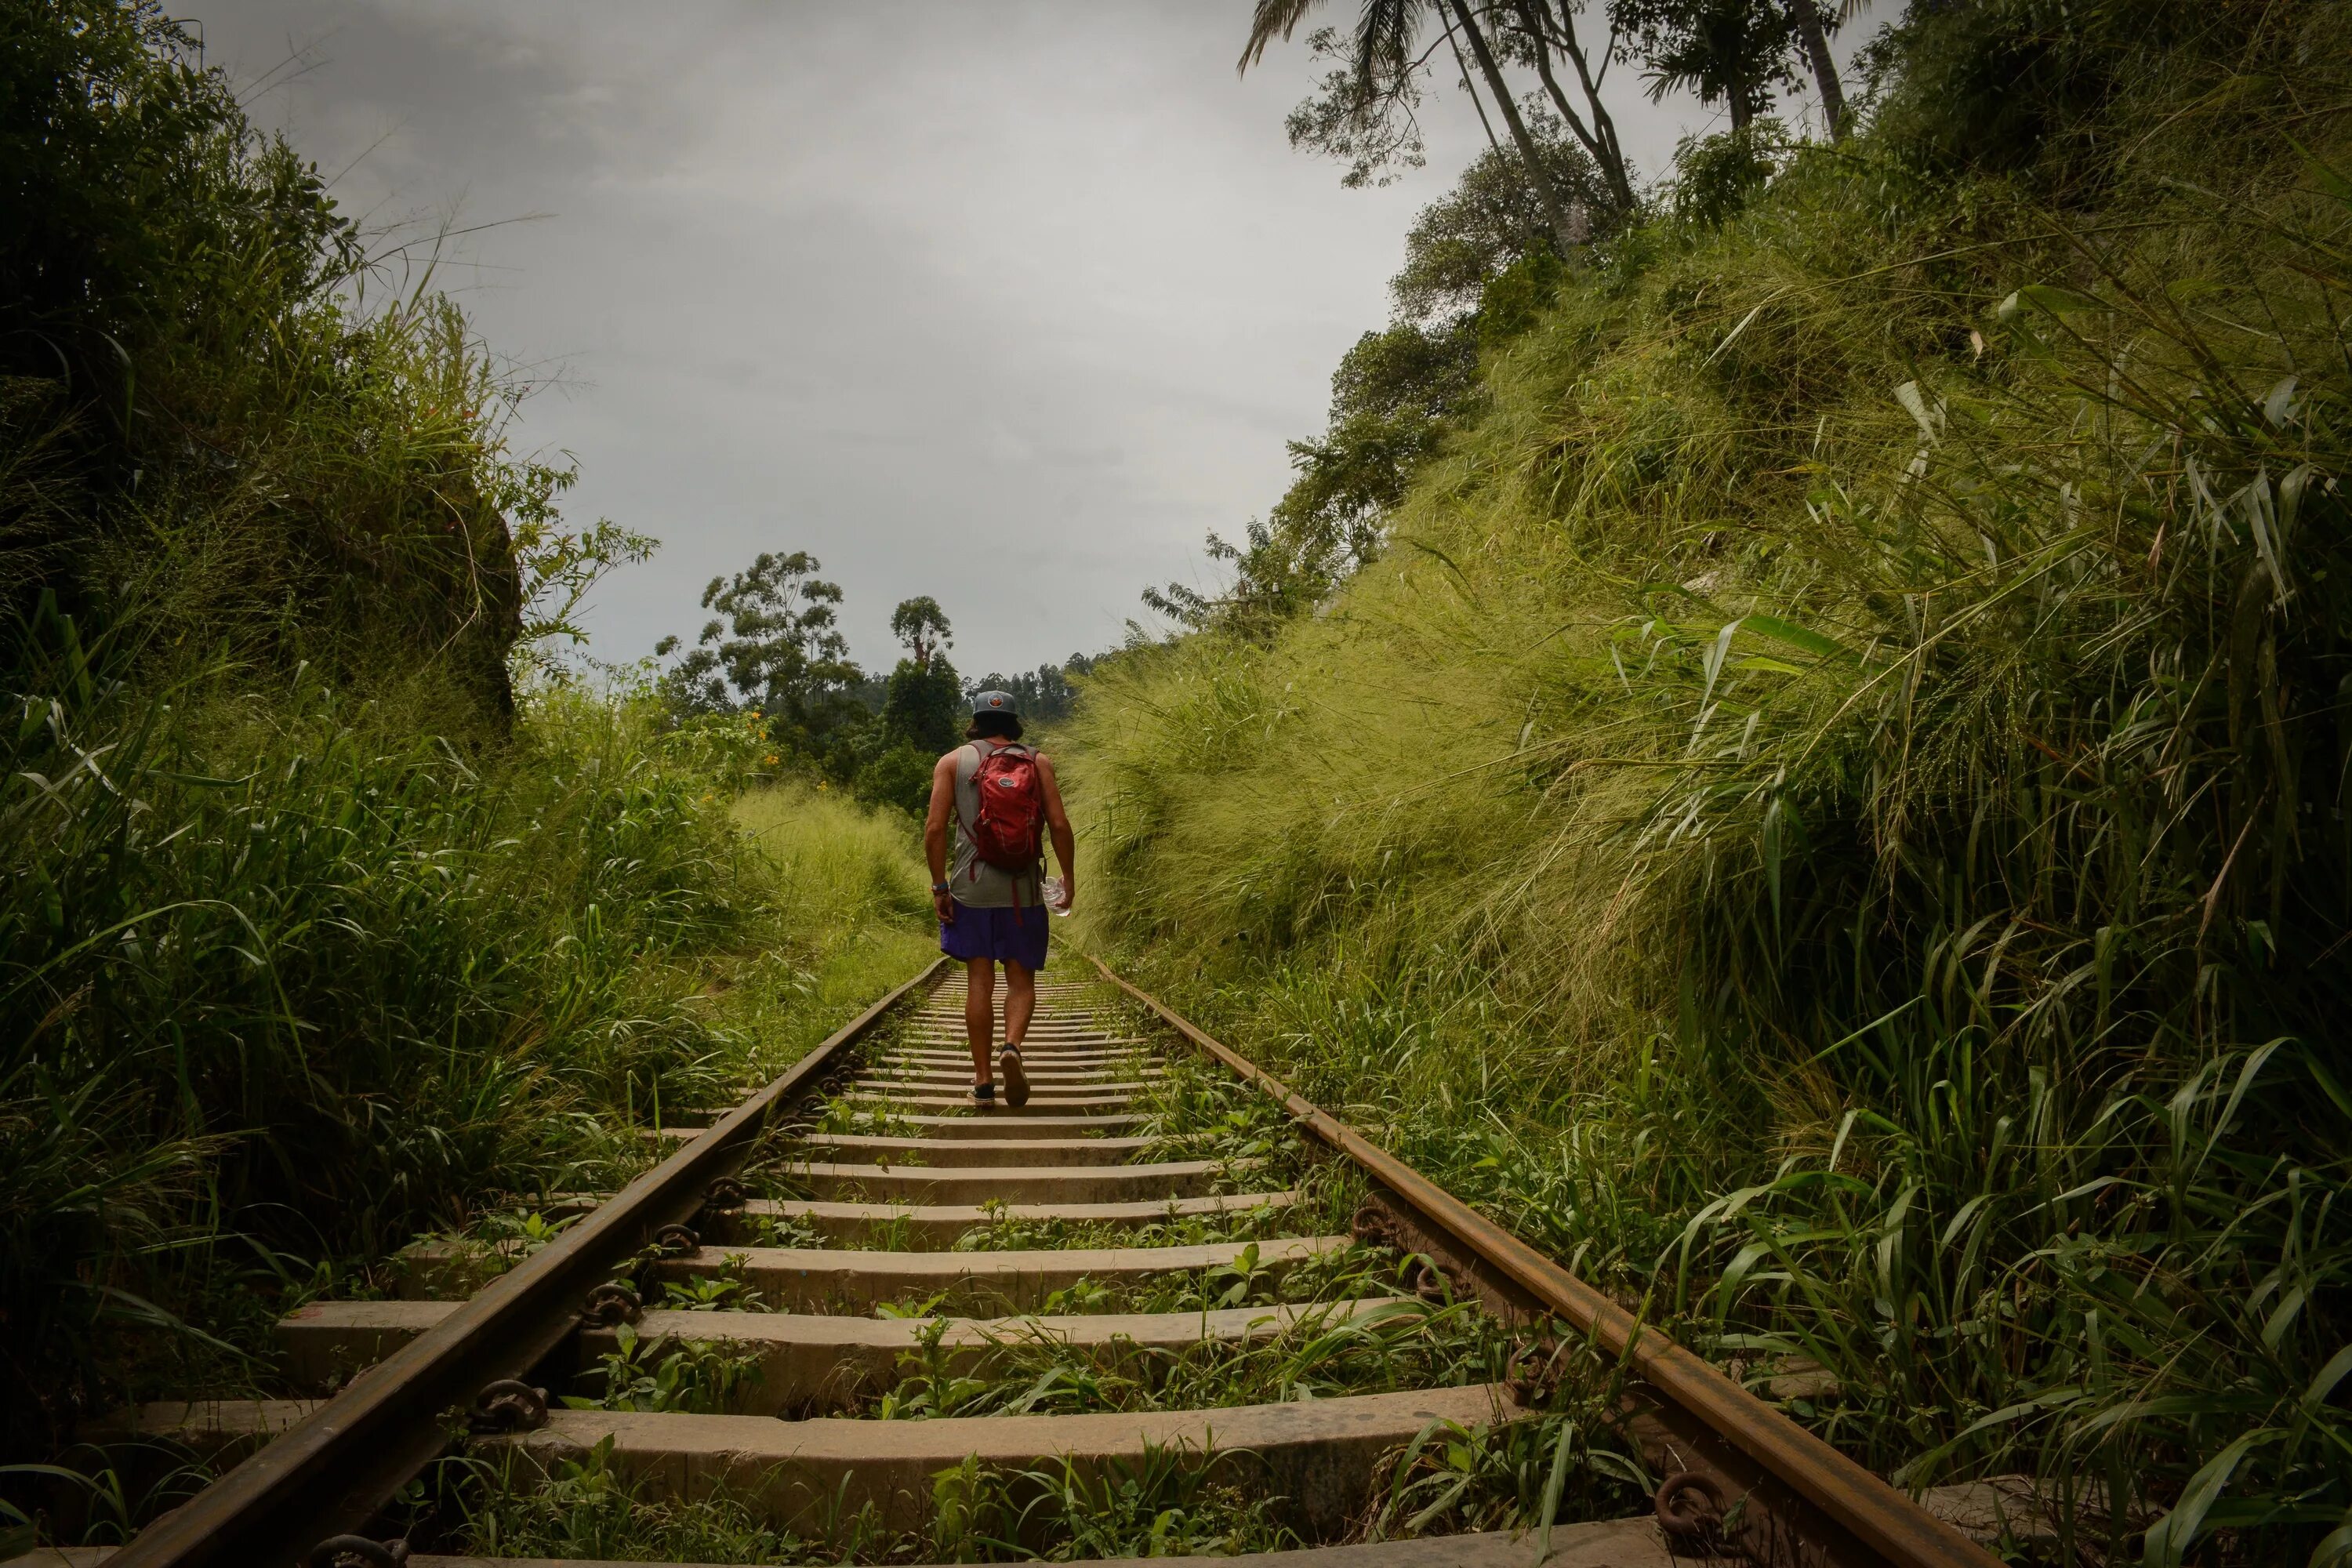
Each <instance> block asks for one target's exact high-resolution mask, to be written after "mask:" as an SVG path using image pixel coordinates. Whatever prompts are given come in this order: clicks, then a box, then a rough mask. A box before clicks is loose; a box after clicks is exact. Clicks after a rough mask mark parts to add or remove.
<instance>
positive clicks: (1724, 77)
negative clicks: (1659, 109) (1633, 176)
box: [1609, 0, 1796, 134]
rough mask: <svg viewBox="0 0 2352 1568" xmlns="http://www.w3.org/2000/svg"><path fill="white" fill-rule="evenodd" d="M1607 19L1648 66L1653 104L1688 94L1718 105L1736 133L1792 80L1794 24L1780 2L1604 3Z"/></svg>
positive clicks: (1684, 0)
mask: <svg viewBox="0 0 2352 1568" xmlns="http://www.w3.org/2000/svg"><path fill="white" fill-rule="evenodd" d="M1609 18H1610V21H1611V22H1612V24H1613V25H1614V26H1616V28H1617V30H1618V32H1619V34H1620V35H1621V36H1622V39H1623V41H1624V44H1625V45H1626V47H1629V48H1630V49H1631V50H1632V51H1633V54H1634V55H1635V56H1636V57H1637V58H1640V60H1641V61H1642V63H1643V65H1644V66H1646V67H1647V68H1648V76H1649V82H1650V99H1651V100H1652V101H1653V102H1655V101H1656V100H1659V99H1662V98H1664V97H1665V95H1666V94H1667V93H1669V92H1672V91H1674V90H1675V89H1677V88H1687V89H1690V90H1691V91H1692V92H1693V93H1695V94H1696V95H1697V98H1698V100H1699V102H1701V103H1703V104H1706V105H1708V106H1710V107H1712V106H1714V105H1716V104H1718V103H1719V104H1722V105H1723V106H1724V107H1725V109H1726V110H1727V112H1728V113H1729V114H1730V116H1731V129H1732V132H1734V133H1735V134H1737V133H1738V132H1742V131H1745V130H1747V129H1748V125H1749V124H1750V123H1751V122H1753V121H1754V120H1755V119H1756V117H1757V116H1758V115H1759V114H1762V113H1763V112H1765V110H1769V109H1770V108H1771V106H1772V93H1773V89H1775V88H1776V87H1780V86H1782V85H1786V84H1789V83H1790V82H1791V81H1792V78H1791V77H1790V71H1789V56H1790V49H1791V47H1792V46H1793V45H1794V44H1795V42H1796V23H1795V21H1794V20H1793V18H1792V16H1791V15H1790V10H1789V8H1788V6H1787V5H1786V4H1785V3H1784V0H1609Z"/></svg>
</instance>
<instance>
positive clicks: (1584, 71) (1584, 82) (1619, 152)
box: [1490, 0, 1634, 216]
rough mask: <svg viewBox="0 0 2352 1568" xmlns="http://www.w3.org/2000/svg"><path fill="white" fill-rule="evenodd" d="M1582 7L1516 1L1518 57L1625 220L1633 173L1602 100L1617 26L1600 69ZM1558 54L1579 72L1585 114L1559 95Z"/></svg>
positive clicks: (1565, 1) (1562, 1) (1560, 0)
mask: <svg viewBox="0 0 2352 1568" xmlns="http://www.w3.org/2000/svg"><path fill="white" fill-rule="evenodd" d="M1583 5H1584V0H1513V3H1512V7H1511V15H1512V16H1514V17H1516V18H1517V22H1518V27H1517V33H1516V36H1515V37H1514V40H1513V41H1514V42H1515V43H1516V44H1517V52H1520V53H1524V54H1525V55H1526V56H1527V58H1528V60H1529V61H1530V62H1531V63H1532V64H1533V65H1534V66H1535V68H1536V75H1537V77H1538V79H1540V80H1541V81H1542V82H1543V85H1544V91H1545V92H1546V93H1548V94H1549V95H1550V98H1551V101H1552V107H1553V108H1554V109H1555V110H1558V111H1559V117H1560V123H1562V124H1563V125H1566V126H1567V127H1568V129H1569V132H1570V134H1572V135H1573V136H1574V137H1575V138H1576V140H1577V142H1578V143H1579V144H1580V145H1581V146H1582V147H1583V149H1584V152H1585V155H1586V156H1587V157H1589V158H1591V160H1592V163H1593V167H1595V168H1596V169H1598V170H1599V171H1600V172H1601V178H1602V179H1603V180H1604V181H1606V182H1607V184H1608V188H1609V197H1610V201H1609V204H1608V205H1610V206H1613V207H1614V208H1615V210H1616V212H1617V214H1618V215H1619V216H1625V215H1629V214H1631V213H1632V212H1633V206H1634V199H1633V169H1632V166H1631V165H1630V164H1628V163H1626V162H1625V150H1624V148H1623V147H1622V145H1620V144H1619V142H1618V140H1617V121H1616V120H1615V118H1614V117H1612V115H1611V114H1610V112H1609V105H1608V104H1607V102H1605V101H1604V100H1602V98H1601V82H1602V80H1603V79H1606V78H1607V76H1608V74H1609V62H1610V59H1611V58H1612V56H1613V55H1614V54H1615V53H1616V48H1617V33H1616V29H1615V28H1614V27H1613V26H1612V28H1611V29H1610V34H1609V38H1608V41H1607V42H1606V43H1604V44H1603V45H1602V46H1601V56H1600V61H1599V64H1598V65H1597V66H1596V65H1595V63H1594V60H1593V57H1592V56H1591V54H1590V53H1589V52H1587V50H1586V49H1585V47H1584V42H1583V40H1582V39H1581V38H1580V37H1578V36H1577V32H1576V13H1577V12H1578V11H1579V10H1580V9H1582V8H1583ZM1555 49H1557V50H1558V51H1559V54H1560V57H1561V58H1564V59H1566V60H1567V61H1568V62H1569V64H1570V65H1571V66H1573V67H1574V68H1575V69H1576V80H1577V86H1578V87H1579V88H1580V89H1581V91H1582V94H1583V98H1584V110H1583V112H1582V113H1579V112H1578V111H1577V109H1576V106H1575V105H1574V104H1572V103H1570V102H1569V100H1568V94H1567V93H1565V92H1563V91H1561V90H1560V85H1559V75H1558V73H1556V72H1555V71H1553V69H1552V68H1551V57H1552V51H1553V50H1555ZM1588 120H1589V121H1590V123H1589V124H1588V123H1587V121H1588ZM1490 140H1491V138H1490Z"/></svg>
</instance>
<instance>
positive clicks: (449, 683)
mask: <svg viewBox="0 0 2352 1568" xmlns="http://www.w3.org/2000/svg"><path fill="white" fill-rule="evenodd" d="M0 200H5V207H0V616H5V622H0V679H5V685H0V690H5V693H6V718H5V725H4V726H0V1463H5V1462H9V1461H15V1460H17V1459H23V1458H51V1457H57V1456H58V1455H60V1454H61V1453H62V1454H64V1455H65V1457H66V1458H68V1463H77V1462H88V1461H87V1456H86V1455H85V1454H76V1453H73V1452H72V1451H71V1450H69V1449H68V1448H67V1447H66V1445H68V1443H69V1441H70V1439H71V1436H72V1434H73V1431H74V1428H75V1426H76V1424H77V1422H78V1421H79V1420H80V1419H82V1418H83V1417H85V1416H88V1415H93V1414H97V1413H100V1412H102V1411H104V1410H107V1409H109V1408H111V1407H112V1406H114V1405H118V1404H120V1403H121V1402H123V1401H126V1400H131V1399H137V1398H142V1397H148V1398H152V1397H156V1396H158V1395H160V1394H165V1393H170V1394H173V1395H174V1396H184V1391H185V1392H195V1393H205V1392H209V1393H214V1394H222V1395H234V1394H269V1393H273V1392H279V1391H281V1385H280V1384H279V1383H278V1380H277V1378H276V1373H275V1368H274V1364H273V1361H272V1354H273V1352H271V1350H270V1346H269V1335H268V1329H269V1325H270V1324H271V1322H272V1321H274V1320H275V1318H276V1317H277V1316H278V1313H279V1312H281V1311H283V1310H287V1309H288V1308H289V1307H290V1306H291V1305H294V1304H296V1303H298V1302H299V1301H300V1300H302V1299H304V1298H305V1297H308V1296H310V1295H314V1294H319V1293H337V1294H350V1293H366V1292H368V1291H370V1290H372V1289H381V1288H382V1287H383V1277H382V1276H381V1274H380V1272H379V1270H380V1267H381V1265H382V1263H383V1257H384V1255H385V1254H386V1253H387V1252H389V1251H390V1250H392V1249H394V1248H396V1247H400V1246H401V1245H403V1244H404V1243H405V1242H406V1241H407V1240H408V1239H410V1237H412V1236H413V1235H415V1233H417V1232H420V1231H426V1230H442V1229H460V1230H462V1229H464V1228H465V1227H467V1226H469V1225H471V1224H473V1223H474V1222H475V1221H476V1220H477V1218H478V1215H479V1213H480V1211H481V1209H482V1207H483V1206H484V1205H486V1203H488V1202H490V1201H492V1200H494V1199H495V1198H496V1197H497V1196H498V1194H499V1191H509V1192H511V1191H522V1192H531V1191H537V1192H542V1193H543V1192H551V1191H559V1190H593V1189H594V1188H595V1187H596V1186H597V1185H598V1184H603V1183H606V1182H611V1181H614V1180H618V1179H621V1178H623V1177H625V1175H626V1174H627V1173H629V1172H631V1171H633V1170H634V1169H635V1168H637V1167H638V1166H640V1165H641V1164H643V1163H645V1161H646V1157H647V1156H646V1148H645V1145H644V1144H643V1142H641V1141H640V1140H639V1139H637V1138H636V1137H635V1136H634V1132H633V1130H630V1128H629V1123H630V1122H632V1121H650V1120H651V1119H652V1118H653V1116H654V1115H656V1113H657V1112H656V1107H657V1106H658V1105H661V1104H667V1105H669V1106H671V1107H678V1106H682V1105H709V1104H717V1103H722V1102H724V1101H726V1100H731V1099H732V1098H733V1097H734V1096H735V1095H736V1093H737V1092H738V1091H739V1089H740V1086H741V1085H743V1084H744V1083H746V1082H748V1081H756V1080H758V1079H762V1078H764V1077H766V1076H769V1075H771V1074H772V1072H774V1071H775V1070H777V1069H778V1068H779V1067H780V1066H781V1064H782V1063H783V1062H786V1061H788V1060H790V1059H791V1058H793V1056H794V1055H796V1054H797V1052H798V1051H800V1050H802V1049H804V1048H805V1047H806V1046H807V1045H809V1044H810V1043H813V1042H814V1040H815V1039H816V1038H818V1037H821V1036H822V1035H823V1034H824V1032H825V1031H826V1030H827V1029H828V1028H829V1027H831V1026H832V1025H833V1024H835V1023H837V1022H838V1021H839V1019H840V1018H841V1017H842V1016H844V1015H845V1013H846V1012H847V1011H848V1010H849V1009H850V1008H851V1007H852V1006H853V1005H855V1004H856V1003H857V1002H860V1001H862V1000H865V999H866V998H868V997H870V996H871V995H872V994H876V993H877V992H878V991H879V990H881V989H882V988H884V987H885V986H887V984H894V983H896V982H897V981H898V980H900V979H903V978H904V977H905V976H906V975H907V974H908V973H912V972H913V970H914V969H915V968H916V967H917V965H918V964H919V963H920V962H922V961H923V960H924V959H925V958H926V957H927V956H928V951H929V942H928V940H927V937H926V928H925V925H924V919H925V915H926V911H927V904H926V901H925V900H924V899H923V897H922V893H921V889H922V882H923V879H922V875H921V871H922V868H921V864H920V859H919V854H918V853H917V850H916V847H915V842H914V835H913V833H912V831H911V830H910V829H909V828H908V827H906V826H904V825H903V824H900V823H899V822H898V821H897V819H896V818H895V817H894V818H889V819H883V818H878V817H876V816H872V815H870V814H869V813H867V812H866V810H865V809H864V808H861V807H857V806H854V805H847V804H845V803H844V802H841V801H840V800H839V799H838V798H837V797H834V798H828V797H825V796H824V795H818V794H816V793H814V792H808V793H803V792H801V791H799V790H797V789H792V788H788V787H783V788H761V789H753V790H751V791H750V793H748V794H747V793H746V790H747V787H748V786H751V785H754V784H774V783H775V779H774V773H775V769H774V767H773V766H772V764H773V763H775V761H776V757H775V754H774V745H773V741H772V736H771V735H770V733H769V732H768V730H767V728H766V727H765V726H764V725H763V724H762V723H761V721H759V720H758V719H757V716H756V715H751V716H745V715H736V714H726V715H716V716H709V717H706V718H698V719H692V720H688V721H684V722H680V721H678V718H677V715H676V714H675V713H674V712H673V711H671V710H668V709H667V708H666V707H664V706H663V705H662V704H661V703H660V702H659V701H658V700H656V698H655V697H654V696H653V695H652V694H650V693H646V692H630V691H621V692H618V693H614V694H611V695H609V696H607V695H598V694H593V693H590V692H588V691H585V690H583V689H579V688H577V687H576V686H574V685H571V684H567V683H566V682H565V681H564V680H563V679H561V677H560V672H559V671H558V670H556V669H555V668H553V667H551V664H550V662H549V661H548V660H547V659H546V658H544V657H543V653H544V649H545V646H546V644H547V643H548V641H549V639H551V638H554V637H561V636H562V634H563V633H564V631H565V630H566V629H567V626H566V622H567V616H568V614H569V611H570V609H571V608H572V605H574V604H575V603H576V600H577V595H578V594H579V593H580V592H582V591H584V589H585V588H586V587H587V586H588V585H589V584H591V583H592V582H593V580H594V578H595V576H596V574H598V573H599V572H601V571H603V570H604V569H605V568H607V567H610V566H612V565H614V564H616V563H620V562H622V561H625V560H626V559H629V558H631V557H633V556H635V555H637V554H640V553H642V552H643V551H644V550H645V549H646V548H647V547H648V542H646V541H642V540H637V539H635V538H633V537H632V536H629V535H627V534H626V533H625V532H624V531H620V530H617V529H614V528H613V527H612V526H611V525H609V524H598V525H596V526H594V527H592V528H586V529H571V528H567V527H566V526H565V525H564V523H563V521H562V517H561V515H560V512H559V511H558V510H557V501H558V500H559V498H560V496H561V494H562V489H563V488H564V486H565V485H566V484H567V483H568V480H569V475H568V472H567V471H565V470H562V469H556V468H549V467H548V466H546V465H545V464H543V463H540V462H538V461H535V460H533V459H531V458H529V457H527V456H524V455H521V454H518V453H516V452H515V451H513V450H512V449H511V448H510V447H509V444H508V441H507V429H508V421H509V417H510V415H511V411H512V402H513V398H514V396H515V395H516V389H515V388H513V387H511V386H510V385H509V384H508V383H507V381H506V379H505V378H504V377H503V376H502V375H501V374H500V373H499V369H498V365H497V362H496V361H495V360H494V359H493V357H492V356H491V354H490V353H489V352H488V350H487V349H486V348H485V347H484V346H483V345H482V344H481V343H480V342H478V341H477V339H476V338H475V337H474V335H473V333H472V331H471V329H470V328H469V327H468V326H467V322H466V321H465V318H464V316H463V315H462V313H461V312H460V311H459V310H457V308H456V307H455V306H454V305H453V304H451V303H450V302H449V301H448V300H446V299H442V298H439V297H437V296H436V294H434V293H433V292H432V290H431V289H430V287H429V284H430V273H429V269H426V268H413V269H410V270H408V271H406V272H404V271H403V270H402V268H401V266H400V256H401V252H400V250H399V249H398V247H395V246H394V245H393V244H392V242H390V241H387V240H383V239H382V238H380V237H379V238H376V239H370V238H368V237H363V236H361V235H359V234H357V233H355V232H354V231H353V230H352V228H351V226H349V225H348V224H347V223H345V222H344V220H343V219H342V218H341V216H340V215H338V214H337V212H336V211H335V209H334V205H333V203H332V201H331V199H330V197H329V196H328V195H327V194H326V192H325V191H324V190H323V188H322V187H321V184H320V181H319V178H318V175H317V173H316V171H315V170H314V169H312V168H311V167H310V165H308V164H306V163H303V162H301V161H300V160H299V158H298V157H297V156H296V155H295V154H294V153H293V152H292V151H291V150H290V149H289V148H287V147H285V146H283V145H281V144H278V143H275V142H268V141H266V140H264V139H262V138H260V137H259V136H257V134H256V133H255V132H254V131H253V130H252V128H251V127H250V126H249V125H248V124H247V121H246V119H245V116H244V114H243V112H242V111H241V110H239V109H238V107H237V102H236V95H235V93H234V91H233V90H232V89H231V86H230V84H229V83H227V82H226V80H224V79H222V78H220V77H219V76H218V75H216V74H215V73H212V72H209V71H207V70H205V68H203V67H202V65H201V61H200V58H199V55H198V52H197V50H196V48H195V46H194V41H193V38H192V37H191V35H189V34H188V33H187V32H185V31H184V30H182V29H181V28H179V27H178V26H175V25H173V24H171V23H169V22H167V21H166V20H164V19H163V16H162V15H161V13H160V12H158V11H157V10H156V9H155V8H154V7H153V6H152V5H144V4H139V5H116V4H111V3H109V0H73V3H70V4H62V5H60V4H50V3H47V0H0ZM372 247H373V249H372ZM179 1479H182V1480H185V1479H187V1477H185V1476H183V1477H181V1478H179ZM114 1485H115V1483H114V1482H113V1481H112V1480H110V1479H108V1478H103V1477H101V1478H95V1479H94V1484H93V1486H92V1487H91V1488H90V1489H89V1496H88V1506H87V1507H86V1508H85V1507H84V1506H83V1505H82V1503H81V1502H79V1501H76V1502H75V1503H74V1506H73V1508H72V1509H71V1510H69V1511H71V1512H73V1513H76V1514H81V1513H87V1514H88V1515H89V1517H90V1519H91V1520H92V1521H94V1522H93V1523H92V1525H91V1529H92V1530H93V1531H94V1532H95V1533H94V1535H93V1537H92V1539H93V1540H94V1541H96V1542H105V1541H107V1540H110V1539H115V1538H119V1537H121V1535H123V1534H125V1533H127V1532H128V1531H130V1530H131V1529H132V1528H135V1526H136V1525H137V1524H138V1523H140V1522H142V1520H143V1518H144V1517H146V1515H147V1514H148V1513H149V1512H152V1510H153V1509H154V1508H155V1507H157V1506H161V1505H162V1504H163V1503H165V1502H168V1501H170V1500H171V1499H169V1498H161V1499H147V1500H141V1499H139V1498H137V1497H136V1496H133V1497H131V1498H128V1499H125V1498H122V1497H121V1496H120V1495H119V1493H117V1492H115V1491H114ZM61 1488H63V1489H68V1490H69V1489H70V1482H68V1481H61V1480H60V1479H58V1477H56V1476H54V1475H52V1476H49V1477H47V1478H43V1477H40V1476H37V1475H30V1474H26V1473H12V1474H9V1475H6V1476H5V1478H0V1557H5V1556H6V1555H8V1554H9V1552H12V1551H13V1550H15V1549H16V1546H18V1545H21V1544H25V1543H26V1542H28V1540H29V1536H30V1531H29V1529H28V1528H27V1526H28V1521H27V1520H26V1513H27V1512H28V1511H30V1510H31V1508H32V1505H33V1500H34V1499H35V1498H36V1496H37V1495H40V1494H42V1493H44V1492H46V1494H47V1499H48V1500H50V1501H52V1502H55V1501H57V1500H58V1499H60V1498H61V1497H65V1496H67V1495H68V1491H67V1490H61ZM17 1504H22V1505H23V1506H22V1507H21V1508H20V1507H18V1506H16V1505H17Z"/></svg>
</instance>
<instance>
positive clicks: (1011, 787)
mask: <svg viewBox="0 0 2352 1568" xmlns="http://www.w3.org/2000/svg"><path fill="white" fill-rule="evenodd" d="M971 782H972V787H973V788H974V790H975V791H976V792H977V793H978V794H979V795H980V820H979V821H977V822H975V823H973V824H972V825H971V847H972V853H973V854H975V855H977V856H979V857H980V858H982V860H985V861H986V862H988V864H990V865H992V866H993V867H995V868H997V869H998V870H1000V871H1014V872H1026V871H1031V870H1034V869H1035V868H1036V867H1037V864H1038V862H1039V860H1040V859H1041V858H1043V856H1044V854H1045V785H1044V784H1042V783H1041V782H1040V781H1039V779H1038V777H1037V755H1036V753H1035V752H1032V751H1030V750H1029V748H1028V747H1026V746H999V747H996V748H995V749H994V750H992V751H991V752H989V753H988V754H987V755H986V756H984V757H982V758H981V759H980V767H979V768H978V769H977V770H976V771H975V772H974V773H972V777H971Z"/></svg>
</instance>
